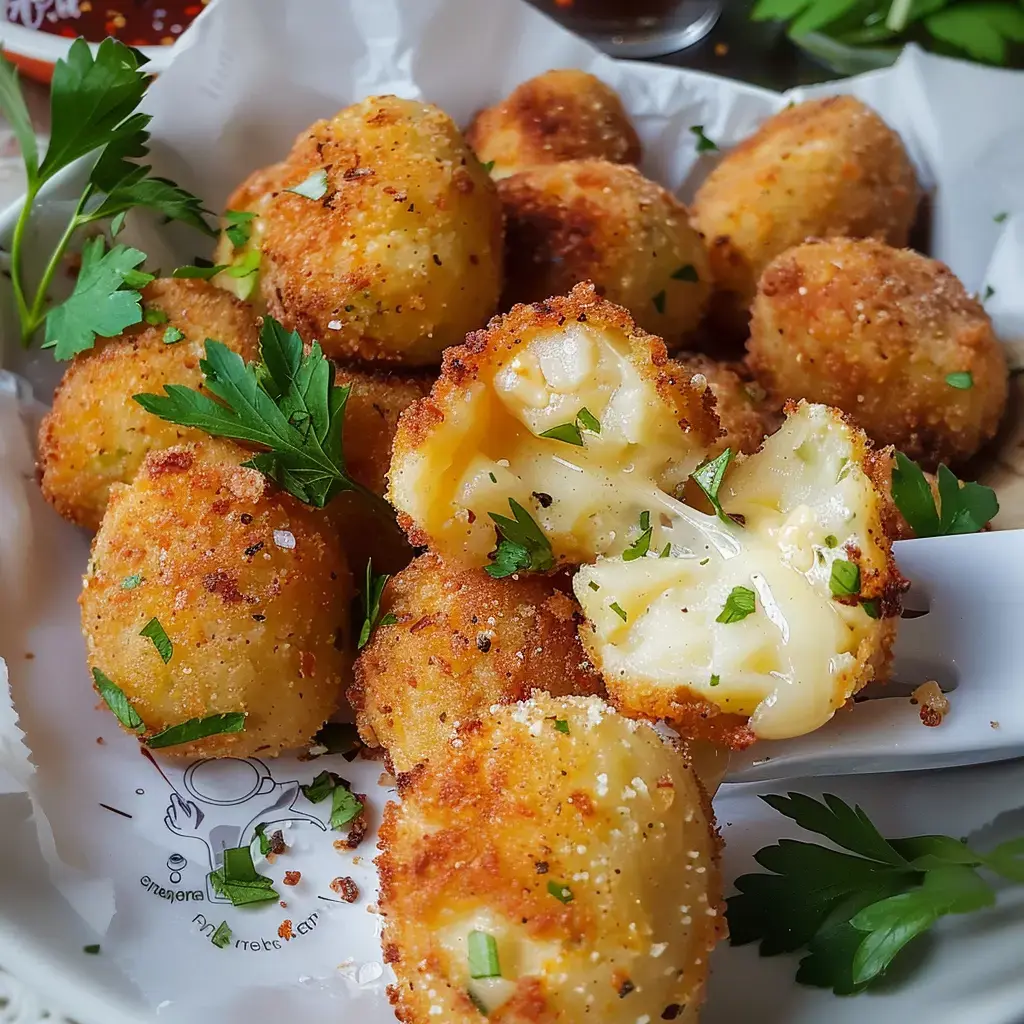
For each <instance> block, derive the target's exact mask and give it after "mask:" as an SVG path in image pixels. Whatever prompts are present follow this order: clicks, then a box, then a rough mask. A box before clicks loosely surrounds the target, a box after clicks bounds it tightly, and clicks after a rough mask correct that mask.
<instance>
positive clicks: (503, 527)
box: [484, 498, 555, 579]
mask: <svg viewBox="0 0 1024 1024" xmlns="http://www.w3.org/2000/svg"><path fill="white" fill-rule="evenodd" d="M508 503H509V507H510V508H511V509H512V515H513V516H515V518H514V519H509V517H508V516H500V515H498V514H497V513H496V512H488V513H487V514H488V515H489V516H490V517H491V519H492V520H493V521H494V525H495V527H496V528H497V530H498V535H499V540H498V546H497V548H496V549H495V550H494V552H493V554H492V555H491V558H492V561H491V564H490V565H488V566H485V568H484V572H486V573H487V575H488V576H492V577H494V579H502V578H503V577H505V576H511V575H512V574H513V573H515V572H518V571H519V570H520V569H525V570H528V571H530V572H547V571H548V570H549V569H553V568H554V566H555V554H554V552H553V551H552V550H551V542H550V541H549V540H548V539H547V537H545V536H544V531H543V530H541V528H540V527H539V526H538V525H537V523H536V522H535V521H534V519H533V517H532V516H531V515H530V513H529V512H527V511H526V509H525V508H523V506H522V505H520V504H519V502H518V501H516V500H515V498H509V499H508Z"/></svg>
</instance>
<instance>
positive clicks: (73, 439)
mask: <svg viewBox="0 0 1024 1024" xmlns="http://www.w3.org/2000/svg"><path fill="white" fill-rule="evenodd" d="M142 303H143V308H144V315H145V316H147V317H148V318H149V319H150V320H151V321H153V322H152V323H147V322H146V321H145V320H143V322H142V323H140V324H138V325H136V326H135V327H129V328H128V329H127V330H126V331H125V332H124V333H123V334H121V335H120V336H119V337H116V338H109V339H108V338H97V340H96V347H95V348H93V349H90V350H89V351H88V352H83V353H81V354H80V355H78V356H76V357H75V359H74V360H73V361H72V363H71V364H70V366H68V368H67V370H66V371H65V373H64V377H63V379H62V380H61V382H60V385H59V386H58V388H57V391H56V393H55V395H54V398H53V408H52V409H51V410H50V412H49V413H48V414H47V415H46V417H45V418H44V420H43V422H42V425H41V427H40V430H39V456H38V458H39V473H40V483H41V486H42V490H43V495H44V496H45V497H46V499H47V500H48V501H49V502H50V503H51V504H52V505H53V506H54V508H56V509H57V511H58V512H59V513H60V514H61V515H62V516H64V518H65V519H70V520H71V521H72V522H73V523H78V524H79V525H80V526H84V527H86V528H87V529H90V530H96V529H98V528H99V525H100V520H101V519H102V517H103V511H104V509H105V508H106V507H107V498H108V495H109V493H110V488H111V486H112V485H113V484H115V483H130V482H131V480H132V479H133V478H134V476H135V474H136V472H137V471H138V468H139V465H140V464H141V463H142V460H143V458H144V457H145V455H146V453H147V452H150V451H156V450H158V449H160V448H167V447H169V446H170V445H174V444H178V443H179V442H182V441H186V440H191V439H192V438H197V437H200V436H201V435H200V433H199V432H198V431H196V430H190V429H188V428H186V427H180V426H176V425H175V424H173V423H167V422H165V421H164V420H161V419H159V418H157V417H156V416H153V415H151V414H150V413H148V412H146V411H145V410H144V409H143V408H142V406H141V405H139V404H138V402H136V401H134V400H133V398H132V396H133V395H137V394H140V393H145V392H150V393H156V394H162V393H163V385H164V384H181V385H184V386H186V387H191V388H198V387H199V386H200V385H201V384H202V381H203V373H202V371H201V370H200V369H199V360H200V359H201V358H202V356H203V352H204V342H205V340H206V339H207V338H215V339H217V340H218V341H220V342H223V343H224V344H225V345H227V346H228V348H230V349H233V350H234V351H235V352H237V353H238V354H239V355H241V356H242V357H243V358H244V359H246V360H251V359H255V358H256V355H257V352H258V345H257V331H256V322H255V320H254V318H253V314H252V311H251V310H250V309H249V308H248V307H247V306H245V305H243V304H242V303H240V302H238V301H237V300H235V299H233V298H231V296H229V295H227V294H226V293H225V292H223V291H221V290H220V289H218V288H214V287H213V286H212V285H210V284H207V283H206V282H205V281H196V280H176V279H173V278H168V279H166V280H159V281H154V282H153V283H152V284H150V285H148V286H147V287H146V288H145V289H143V292H142ZM179 334H180V335H182V336H181V337H180V338H179V337H178V335H179ZM175 338H177V339H178V340H174V341H172V339H175Z"/></svg>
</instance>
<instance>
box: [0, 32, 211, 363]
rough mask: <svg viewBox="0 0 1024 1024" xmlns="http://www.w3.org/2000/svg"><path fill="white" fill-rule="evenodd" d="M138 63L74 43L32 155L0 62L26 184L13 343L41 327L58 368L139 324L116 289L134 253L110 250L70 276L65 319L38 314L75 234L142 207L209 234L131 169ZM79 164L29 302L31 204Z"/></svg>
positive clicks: (138, 116) (0, 102)
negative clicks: (70, 199)
mask: <svg viewBox="0 0 1024 1024" xmlns="http://www.w3.org/2000/svg"><path fill="white" fill-rule="evenodd" d="M144 62H145V58H144V57H142V56H141V54H140V53H139V52H138V51H137V50H134V49H132V48H131V47H129V46H125V45H124V43H121V42H118V41H117V40H116V39H105V40H104V41H103V42H102V43H101V44H100V46H99V48H98V50H97V52H96V56H95V57H93V55H92V52H91V50H90V49H89V45H88V43H86V42H85V40H84V39H76V40H75V41H74V42H73V43H72V44H71V48H70V49H69V50H68V55H67V57H65V58H64V59H63V60H59V61H57V63H56V65H55V67H54V70H53V83H52V86H51V90H50V121H51V126H52V127H51V132H50V141H49V143H48V145H47V147H46V152H45V153H44V154H40V152H39V145H38V141H37V140H36V136H35V132H34V131H33V130H32V122H31V118H30V117H29V113H28V108H27V107H26V105H25V98H24V96H23V95H22V92H21V86H20V84H19V82H18V73H17V71H16V70H15V69H14V66H13V65H12V64H11V63H10V62H9V61H8V60H7V59H6V58H4V59H0V111H2V112H3V114H4V115H6V117H7V119H8V120H9V121H10V123H11V126H12V128H13V130H14V134H15V137H16V138H17V140H18V145H19V147H20V149H21V155H22V159H23V161H24V163H25V172H26V179H27V180H26V189H25V202H24V204H23V206H22V208H21V213H20V214H19V216H18V220H17V223H16V224H15V227H14V234H13V237H12V241H11V282H12V286H13V290H14V301H15V305H16V308H17V311H18V319H19V322H20V327H21V340H22V343H23V344H24V345H26V346H27V345H28V344H29V342H30V341H31V339H32V337H33V335H34V334H35V333H36V331H37V330H38V329H39V328H40V326H42V324H43V322H44V320H45V321H47V332H46V340H47V342H48V343H50V344H51V345H52V346H55V347H56V348H57V356H58V358H64V357H62V356H61V352H62V351H64V350H65V349H66V348H67V347H68V346H70V347H72V348H74V347H75V346H76V345H77V346H79V347H78V349H77V350H78V351H81V350H82V348H88V347H90V346H91V344H92V342H93V341H94V340H95V337H96V335H97V334H102V336H104V337H110V336H112V335H114V334H119V333H120V332H121V331H122V330H124V328H125V327H129V326H131V324H137V323H138V322H139V321H140V320H141V319H142V310H141V308H140V306H139V304H138V302H137V301H134V302H133V301H131V296H132V295H133V294H134V297H135V299H136V300H137V297H138V296H137V291H136V289H137V287H138V286H137V285H131V284H129V283H128V281H127V279H126V271H131V270H134V267H135V266H137V265H138V263H141V260H138V262H136V263H132V264H131V265H130V266H128V265H127V263H128V261H129V257H128V256H127V255H126V253H128V252H135V250H126V249H125V247H124V246H115V247H114V249H113V250H111V252H110V253H108V254H107V257H108V258H107V260H106V262H105V263H102V262H101V261H100V260H99V259H98V255H99V254H98V253H97V252H96V251H95V250H94V251H93V254H92V255H93V259H92V271H93V272H92V273H91V274H90V275H88V276H86V275H85V274H84V273H83V275H82V276H80V278H79V284H78V285H76V288H75V292H74V293H73V294H72V296H71V299H69V300H68V302H69V303H71V310H67V309H64V306H57V307H55V308H54V309H51V310H50V311H49V312H47V311H46V305H47V293H48V291H49V288H50V285H51V284H52V282H53V278H54V275H55V274H56V273H57V270H58V268H59V267H60V265H61V261H62V260H63V258H64V254H65V252H66V251H67V249H68V246H69V244H70V242H71V239H72V237H73V236H74V235H75V234H76V233H77V232H78V231H79V230H80V229H81V228H84V227H86V226H87V225H89V224H95V223H97V222H99V221H105V220H109V219H111V218H114V219H115V220H116V221H117V226H118V227H120V224H121V223H122V222H123V215H124V214H125V213H126V212H127V211H129V210H132V209H136V208H138V207H144V208H147V209H150V210H154V211H156V212H157V213H160V214H162V215H163V216H164V217H166V218H168V219H170V220H180V221H182V222H184V223H186V224H190V225H192V227H194V228H197V229H198V230H200V231H203V232H204V233H206V234H208V235H213V234H215V232H214V231H213V229H212V228H211V227H210V225H209V224H208V223H207V222H206V220H205V214H206V213H207V211H206V210H204V209H203V206H202V204H201V203H200V201H199V200H198V199H197V198H196V197H195V196H194V195H192V194H191V193H190V192H186V191H185V190H184V189H182V188H179V187H178V186H177V185H176V184H174V182H172V181H169V180H167V179H166V178H158V177H154V176H152V175H151V173H150V172H151V171H152V168H151V167H150V166H149V165H147V164H142V163H138V162H137V161H139V160H141V159H142V158H144V157H145V156H146V154H147V153H148V152H149V147H148V145H147V143H148V141H149V132H148V130H147V126H148V125H149V121H150V115H149V114H143V113H140V112H139V111H138V107H139V104H140V103H141V101H142V97H143V95H144V94H145V91H146V85H147V81H148V79H147V76H146V74H145V72H144V71H143V70H142V69H141V66H142V64H143V63H144ZM83 158H88V159H91V160H92V168H91V170H90V172H89V177H88V180H87V182H86V184H85V186H84V188H83V189H82V192H81V195H79V197H78V200H77V202H76V203H75V207H74V210H73V211H72V214H71V217H70V219H69V220H68V223H67V226H66V227H65V229H64V232H63V233H62V235H61V237H60V239H59V240H58V242H57V244H56V246H55V247H54V249H53V251H52V253H51V254H50V257H49V259H48V261H47V264H46V267H45V269H44V270H43V274H42V277H41V278H40V280H39V282H38V284H37V285H36V287H35V291H34V292H33V291H31V289H30V288H29V285H28V282H27V280H26V275H25V267H24V259H25V248H26V244H27V238H28V235H29V224H30V222H31V220H32V216H33V212H34V210H35V207H36V199H37V197H38V196H39V193H40V190H41V189H42V188H43V186H44V185H46V183H47V182H49V181H50V180H51V179H53V178H54V177H55V176H56V175H57V174H59V173H60V172H61V171H63V170H64V169H65V168H66V167H69V166H70V165H71V164H73V163H75V162H76V161H78V160H80V159H83ZM115 252H116V253H117V255H116V256H115V255H114V254H115ZM83 269H84V260H83ZM82 277H85V280H84V281H83V280H82ZM101 281H102V282H104V283H105V284H106V286H107V288H108V290H107V293H106V294H105V295H104V294H100V293H99V291H98V289H99V284H100V282H101ZM83 293H85V294H86V295H87V296H88V298H86V297H85V295H84V294H83ZM76 296H77V299H76ZM73 300H74V301H73ZM64 305H67V303H65V304H64ZM62 309H64V312H63V314H61V312H60V311H61V310H62ZM83 319H84V320H85V322H84V323H83V322H82V320H83ZM51 320H52V322H51ZM104 332H109V333H104ZM72 338H73V339H74V340H67V339H72ZM86 340H88V343H87V344H86V343H85V342H86ZM72 354H73V353H72Z"/></svg>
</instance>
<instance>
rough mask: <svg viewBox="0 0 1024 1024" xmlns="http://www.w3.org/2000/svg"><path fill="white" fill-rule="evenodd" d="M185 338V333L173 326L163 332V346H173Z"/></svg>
mask: <svg viewBox="0 0 1024 1024" xmlns="http://www.w3.org/2000/svg"><path fill="white" fill-rule="evenodd" d="M184 337H185V332H184V331H183V330H181V329H180V328H177V327H175V326H174V325H173V324H172V325H171V326H170V327H168V328H167V330H166V331H164V344H165V345H175V344H177V343H178V342H179V341H181V339H182V338H184Z"/></svg>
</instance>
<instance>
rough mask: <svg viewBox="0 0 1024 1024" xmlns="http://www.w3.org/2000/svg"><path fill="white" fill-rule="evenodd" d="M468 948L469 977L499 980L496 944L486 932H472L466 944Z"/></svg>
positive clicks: (499, 971)
mask: <svg viewBox="0 0 1024 1024" xmlns="http://www.w3.org/2000/svg"><path fill="white" fill-rule="evenodd" d="M467 945H468V947H469V976H470V977H471V978H500V977H501V964H500V963H499V962H498V943H497V942H495V940H494V936H493V935H488V934H487V932H481V931H472V932H470V933H469V940H468V942H467Z"/></svg>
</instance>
